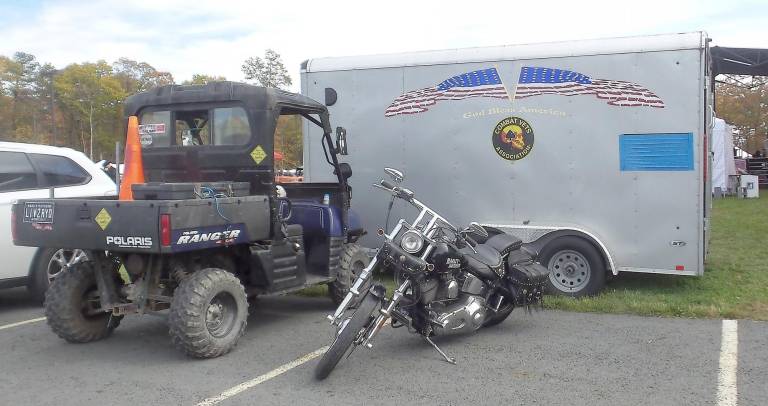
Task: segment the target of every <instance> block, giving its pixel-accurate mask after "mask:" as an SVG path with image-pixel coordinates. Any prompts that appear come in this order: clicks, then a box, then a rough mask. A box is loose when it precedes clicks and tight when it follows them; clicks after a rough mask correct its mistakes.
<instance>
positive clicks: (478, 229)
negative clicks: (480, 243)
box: [468, 221, 488, 238]
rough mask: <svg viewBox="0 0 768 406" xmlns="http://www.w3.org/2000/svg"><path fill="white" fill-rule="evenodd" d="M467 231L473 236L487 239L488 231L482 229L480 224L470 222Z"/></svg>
mask: <svg viewBox="0 0 768 406" xmlns="http://www.w3.org/2000/svg"><path fill="white" fill-rule="evenodd" d="M468 228H469V231H471V232H473V233H474V234H477V235H479V236H481V237H483V238H488V230H486V229H485V228H483V226H481V225H480V224H478V223H477V222H474V221H473V222H471V223H469V227H468Z"/></svg>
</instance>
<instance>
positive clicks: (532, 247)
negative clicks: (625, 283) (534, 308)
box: [484, 224, 619, 276]
mask: <svg viewBox="0 0 768 406" xmlns="http://www.w3.org/2000/svg"><path fill="white" fill-rule="evenodd" d="M484 225H485V226H489V227H496V228H502V229H505V228H506V229H526V230H552V231H549V232H547V233H546V234H544V235H542V236H540V237H538V238H537V239H535V240H533V241H530V242H526V243H524V244H523V247H525V248H526V249H527V250H528V251H531V252H532V253H534V254H535V255H536V256H538V255H539V253H540V252H541V250H542V249H543V248H544V246H546V245H547V244H548V243H549V242H550V241H552V240H554V239H555V238H558V237H564V236H575V237H580V238H583V239H585V240H587V241H589V242H590V243H591V244H592V245H594V246H595V248H597V250H598V251H599V252H600V254H601V255H602V256H603V259H604V260H605V265H606V267H607V268H608V269H610V270H611V273H612V274H613V275H614V276H616V275H618V274H619V270H618V268H617V267H616V266H615V263H614V261H613V256H612V255H611V252H610V251H609V250H608V247H607V246H606V245H605V244H604V243H603V242H602V241H601V240H600V238H598V237H597V236H596V235H595V234H594V233H592V232H591V231H589V230H585V229H583V228H578V227H556V226H553V227H542V226H513V225H500V224H484ZM513 234H514V233H513Z"/></svg>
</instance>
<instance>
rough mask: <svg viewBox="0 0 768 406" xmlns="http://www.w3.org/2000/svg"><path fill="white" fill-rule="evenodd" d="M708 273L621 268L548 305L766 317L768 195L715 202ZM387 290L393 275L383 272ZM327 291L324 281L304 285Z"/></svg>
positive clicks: (606, 310)
mask: <svg viewBox="0 0 768 406" xmlns="http://www.w3.org/2000/svg"><path fill="white" fill-rule="evenodd" d="M711 221H712V223H711V224H712V227H711V230H712V237H711V239H710V246H709V256H708V258H707V266H706V270H705V272H704V276H701V277H695V276H674V275H649V274H633V273H623V274H620V275H619V276H618V277H616V278H614V279H613V280H611V281H609V282H608V284H607V285H606V288H605V290H604V291H603V292H602V293H600V294H599V295H597V296H595V297H588V298H581V299H572V298H568V297H562V296H547V297H546V299H545V306H546V307H547V308H549V309H558V310H568V311H577V312H602V313H634V314H640V315H646V316H676V317H707V318H740V319H744V318H746V319H754V320H768V198H762V199H750V200H740V199H730V198H729V199H720V200H716V201H715V203H714V208H713V213H712V220H711ZM379 279H381V280H382V281H383V282H384V283H385V285H386V286H387V292H389V293H391V292H392V289H393V285H392V281H391V278H388V277H386V276H385V275H379ZM300 294H301V295H304V296H325V295H326V294H327V289H326V287H325V286H315V287H312V288H309V289H305V290H303V291H302V292H301V293H300Z"/></svg>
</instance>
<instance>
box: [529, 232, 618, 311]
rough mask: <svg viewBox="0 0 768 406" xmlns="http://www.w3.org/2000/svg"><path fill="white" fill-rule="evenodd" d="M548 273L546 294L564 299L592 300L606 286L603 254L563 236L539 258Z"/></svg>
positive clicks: (579, 241)
mask: <svg viewBox="0 0 768 406" xmlns="http://www.w3.org/2000/svg"><path fill="white" fill-rule="evenodd" d="M539 262H540V263H541V264H542V265H544V266H546V267H547V269H549V279H547V290H548V292H549V293H554V294H559V295H563V296H571V297H582V296H592V295H595V294H597V293H598V292H600V291H601V290H602V289H603V287H604V286H605V277H606V268H605V263H604V261H603V257H602V255H600V252H599V251H598V250H597V249H596V248H595V246H594V245H592V244H591V243H590V242H589V241H587V240H585V239H583V238H580V237H576V236H570V235H569V236H564V237H559V238H556V239H554V240H552V241H550V242H549V243H548V244H547V245H546V246H545V247H544V249H542V250H541V254H540V255H539Z"/></svg>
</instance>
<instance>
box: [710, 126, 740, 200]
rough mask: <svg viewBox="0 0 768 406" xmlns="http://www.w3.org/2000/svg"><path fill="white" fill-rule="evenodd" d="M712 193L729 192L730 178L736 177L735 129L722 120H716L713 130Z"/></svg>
mask: <svg viewBox="0 0 768 406" xmlns="http://www.w3.org/2000/svg"><path fill="white" fill-rule="evenodd" d="M712 154H713V155H712V191H713V192H714V191H715V188H718V187H719V188H720V190H722V191H723V192H727V191H728V176H732V175H736V164H735V163H734V161H733V127H731V125H730V124H728V123H726V122H725V120H723V119H721V118H715V125H714V129H713V130H712Z"/></svg>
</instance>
